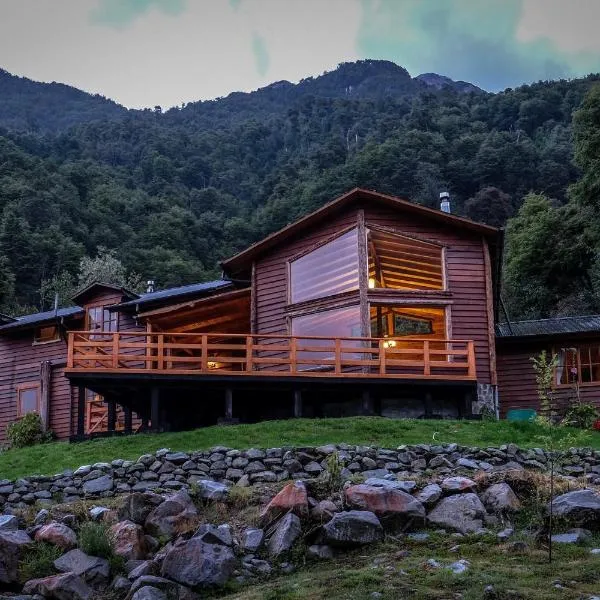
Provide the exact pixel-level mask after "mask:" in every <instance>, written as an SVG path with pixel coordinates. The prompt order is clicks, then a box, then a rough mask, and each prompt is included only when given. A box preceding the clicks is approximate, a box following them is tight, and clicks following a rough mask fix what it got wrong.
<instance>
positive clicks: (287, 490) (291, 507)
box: [260, 481, 308, 522]
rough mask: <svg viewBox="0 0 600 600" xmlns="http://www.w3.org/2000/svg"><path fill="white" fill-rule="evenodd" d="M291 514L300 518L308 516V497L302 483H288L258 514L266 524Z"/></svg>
mask: <svg viewBox="0 0 600 600" xmlns="http://www.w3.org/2000/svg"><path fill="white" fill-rule="evenodd" d="M287 512H293V513H294V514H296V515H298V516H299V517H301V518H305V517H307V516H308V495H307V493H306V486H305V485H304V482H302V481H294V482H292V483H288V484H287V485H286V486H285V487H284V488H283V489H282V490H281V491H280V492H279V493H278V494H277V495H276V496H275V497H274V498H273V499H272V500H271V501H270V502H269V504H267V506H265V508H264V509H263V510H262V512H261V513H260V516H261V519H263V520H264V521H266V522H270V521H274V520H275V519H278V518H279V517H280V516H281V515H283V514H285V513H287Z"/></svg>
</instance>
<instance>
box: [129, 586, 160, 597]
mask: <svg viewBox="0 0 600 600" xmlns="http://www.w3.org/2000/svg"><path fill="white" fill-rule="evenodd" d="M131 600H168V598H167V596H166V595H165V594H164V593H163V592H161V591H160V590H159V589H158V588H155V587H150V586H149V585H145V586H144V587H141V588H140V589H139V590H137V591H136V592H135V593H134V594H133V595H132V596H131Z"/></svg>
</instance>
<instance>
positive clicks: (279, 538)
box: [269, 512, 302, 556]
mask: <svg viewBox="0 0 600 600" xmlns="http://www.w3.org/2000/svg"><path fill="white" fill-rule="evenodd" d="M301 531H302V525H301V524H300V519H299V518H298V516H297V515H295V514H294V513H291V512H290V513H287V514H286V515H285V516H284V517H283V518H282V519H281V521H279V523H278V524H277V528H276V529H275V532H274V533H273V535H272V536H271V539H270V540H269V554H270V555H271V556H279V555H280V554H283V553H284V552H287V551H288V550H289V549H290V548H291V547H292V546H293V545H294V542H295V541H296V540H297V539H298V536H299V535H300V533H301Z"/></svg>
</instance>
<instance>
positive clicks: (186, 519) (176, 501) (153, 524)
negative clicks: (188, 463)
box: [146, 490, 198, 537]
mask: <svg viewBox="0 0 600 600" xmlns="http://www.w3.org/2000/svg"><path fill="white" fill-rule="evenodd" d="M196 527H198V511H197V510H196V507H195V506H194V503H193V502H192V499H191V498H190V496H189V494H188V493H187V492H186V491H185V490H179V491H178V492H177V493H176V494H173V495H172V496H170V497H169V498H167V499H166V500H165V501H164V502H162V503H161V504H159V505H158V506H157V507H156V508H155V509H154V510H153V511H152V512H151V513H150V514H149V515H148V518H147V519H146V531H147V532H148V533H149V534H150V535H154V536H159V537H160V536H169V537H174V536H177V535H182V534H185V533H188V532H190V531H193V530H194V529H196Z"/></svg>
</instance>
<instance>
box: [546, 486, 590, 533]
mask: <svg viewBox="0 0 600 600" xmlns="http://www.w3.org/2000/svg"><path fill="white" fill-rule="evenodd" d="M549 509H550V504H548V510H549ZM552 510H553V514H554V516H555V517H559V518H561V519H564V520H566V521H568V522H570V523H573V524H575V525H585V526H587V527H590V528H592V529H598V528H599V527H600V493H598V492H596V491H593V490H590V489H585V490H575V491H573V492H567V493H566V494H562V495H561V496H557V497H556V498H554V500H552Z"/></svg>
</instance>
